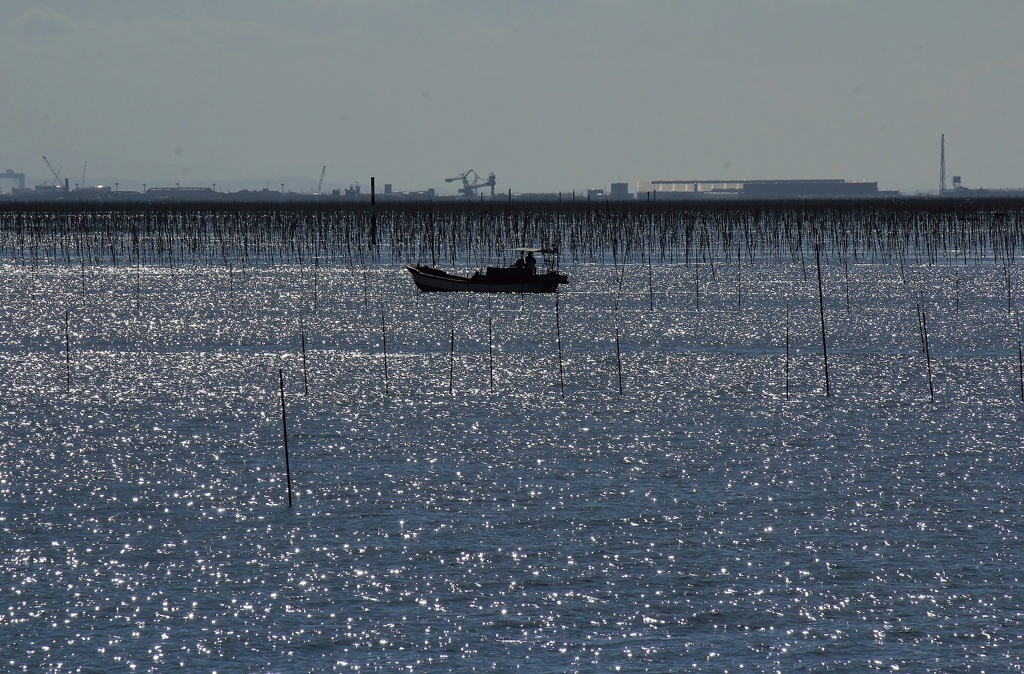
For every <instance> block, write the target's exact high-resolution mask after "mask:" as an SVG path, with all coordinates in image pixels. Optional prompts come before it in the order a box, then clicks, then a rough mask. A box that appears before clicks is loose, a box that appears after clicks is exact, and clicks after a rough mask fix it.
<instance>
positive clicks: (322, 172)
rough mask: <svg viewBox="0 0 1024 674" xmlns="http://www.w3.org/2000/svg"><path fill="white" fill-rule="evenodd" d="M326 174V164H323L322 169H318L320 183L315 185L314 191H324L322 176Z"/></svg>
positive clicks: (321, 192)
mask: <svg viewBox="0 0 1024 674" xmlns="http://www.w3.org/2000/svg"><path fill="white" fill-rule="evenodd" d="M325 175H327V166H326V165H325V166H324V168H323V170H322V171H320V183H319V184H318V185H317V186H316V193H317V194H323V193H324V176H325Z"/></svg>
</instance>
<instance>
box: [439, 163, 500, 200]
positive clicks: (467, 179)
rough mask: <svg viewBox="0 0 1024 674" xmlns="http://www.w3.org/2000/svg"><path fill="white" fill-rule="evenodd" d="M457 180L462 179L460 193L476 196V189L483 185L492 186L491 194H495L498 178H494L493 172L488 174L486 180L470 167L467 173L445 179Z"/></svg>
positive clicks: (448, 181) (446, 180) (451, 181)
mask: <svg viewBox="0 0 1024 674" xmlns="http://www.w3.org/2000/svg"><path fill="white" fill-rule="evenodd" d="M456 180H461V181H462V187H460V188H459V194H461V195H462V196H464V197H472V196H476V190H478V189H479V188H481V187H490V188H491V196H492V197H493V196H494V184H495V182H496V180H495V178H494V174H493V173H491V174H490V175H488V176H487V180H484V179H483V178H481V177H480V176H479V175H477V172H476V171H474V170H473V169H469V170H468V171H466V172H465V173H461V174H459V175H457V176H454V177H452V178H445V179H444V181H445V182H446V183H453V182H455V181H456Z"/></svg>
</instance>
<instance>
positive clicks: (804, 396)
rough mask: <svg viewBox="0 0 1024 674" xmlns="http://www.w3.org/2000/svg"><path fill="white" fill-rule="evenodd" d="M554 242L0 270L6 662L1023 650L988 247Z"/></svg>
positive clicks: (619, 658)
mask: <svg viewBox="0 0 1024 674" xmlns="http://www.w3.org/2000/svg"><path fill="white" fill-rule="evenodd" d="M567 271H568V272H569V273H570V274H571V276H572V280H573V283H572V285H570V286H569V287H568V288H567V289H566V291H565V292H564V293H560V294H559V296H558V298H557V301H558V304H557V307H556V298H555V297H554V296H528V297H516V296H512V297H486V296H476V295H472V296H468V295H460V296H451V295H424V294H420V293H418V292H417V291H416V290H415V289H414V288H413V286H412V283H411V281H410V279H409V278H408V277H407V276H406V275H405V273H404V272H403V271H401V270H400V268H399V266H398V265H390V264H388V265H384V264H381V265H376V266H370V267H368V268H360V267H355V268H352V267H349V266H336V267H334V266H321V267H319V268H318V269H314V268H312V267H310V266H305V267H303V268H299V267H297V266H289V267H275V268H264V269H251V270H247V271H245V272H244V273H241V272H239V271H237V270H232V271H229V270H226V269H219V268H210V267H186V268H178V269H173V270H171V269H167V268H152V267H142V268H138V269H137V268H134V267H127V268H125V267H98V268H97V267H91V268H86V269H85V271H84V274H83V272H82V270H81V269H78V268H71V269H68V268H65V267H60V266H46V265H44V266H40V267H30V266H24V265H7V266H3V267H0V274H2V279H3V283H2V285H0V297H2V302H0V317H2V323H0V326H2V330H0V373H2V374H0V376H2V379H0V381H2V383H3V388H4V395H3V397H2V398H0V534H2V538H0V571H2V573H0V578H2V580H0V645H2V648H0V658H2V664H0V669H2V670H4V671H28V672H39V671H68V672H108V671H137V672H164V671H172V670H181V671H189V672H299V671H301V672H333V671H341V672H345V671H362V672H394V671H408V672H448V671H453V672H471V671H499V672H505V671H529V672H608V671H626V672H681V671H701V672H709V671H710V672H726V671H729V672H737V671H754V672H759V671H765V672H771V671H780V672H793V671H814V672H821V671H911V672H924V671H932V672H953V671H957V672H962V671H978V672H981V671H1021V670H1024V598H1022V590H1021V586H1022V576H1024V552H1022V544H1021V541H1020V540H1019V538H1020V536H1021V535H1022V524H1021V521H1022V515H1024V508H1022V501H1024V487H1022V480H1024V462H1022V455H1021V445H1022V436H1024V430H1022V424H1021V421H1022V417H1024V403H1022V402H1021V381H1020V376H1021V375H1020V363H1019V360H1018V344H1019V328H1018V326H1017V324H1016V321H1015V318H1014V315H1013V314H1011V313H1008V312H1007V296H1006V293H1007V285H1006V279H1005V277H1004V275H1003V271H1002V269H1001V268H1000V267H998V266H997V265H994V264H989V265H986V264H981V265H977V266H960V267H957V268H953V267H948V266H911V267H908V268H907V269H906V270H905V273H904V274H901V272H900V269H899V268H898V267H896V266H895V265H873V264H864V265H854V266H851V267H850V268H849V270H848V271H847V270H846V269H845V268H843V267H835V266H830V267H827V268H826V269H825V295H826V306H825V320H826V332H827V334H828V338H827V344H828V348H829V353H828V358H829V360H828V364H829V390H828V392H829V394H830V395H828V396H826V395H825V393H826V391H825V379H824V363H823V357H822V345H821V325H820V318H819V307H818V294H817V279H816V277H815V276H814V274H813V270H810V273H805V270H804V269H803V268H801V267H800V266H799V265H794V266H790V265H781V264H775V263H770V262H760V263H756V264H753V265H745V266H743V267H742V268H740V269H737V267H736V266H735V264H734V265H733V266H729V265H728V264H719V265H716V267H715V269H714V270H712V268H711V267H710V266H702V267H701V268H700V270H699V276H698V272H697V270H696V269H695V268H694V267H692V266H690V267H687V266H673V265H655V266H654V267H653V269H650V270H648V269H647V268H645V267H640V266H627V267H626V268H625V269H624V274H623V277H622V278H623V281H622V285H621V293H620V292H619V291H618V288H619V283H618V281H617V276H616V270H614V269H613V268H612V267H611V266H610V265H609V266H603V265H581V266H576V267H571V268H569V269H567ZM1016 284H1017V280H1016V278H1015V277H1013V278H1011V286H1010V287H1011V298H1010V304H1011V306H1015V304H1016V302H1015V297H1014V295H1013V293H1015V292H1016V287H1017V285H1016ZM616 298H618V299H619V302H618V309H616ZM65 310H67V312H68V313H67V328H68V332H69V334H70V340H69V341H70V349H69V350H67V351H66V350H65ZM919 311H920V312H923V314H924V317H925V321H926V326H927V332H928V354H927V356H926V354H925V352H924V349H923V345H924V340H923V330H922V324H921V320H920V318H919V316H920V313H919ZM787 316H788V320H787ZM787 332H788V340H789V353H790V355H789V358H788V359H787V357H786V343H787ZM617 334H618V353H619V354H620V355H619V356H617V351H616V335H617ZM385 336H386V349H385V343H384V338H385ZM303 338H304V339H305V357H303V351H302V340H303ZM453 344H454V348H453ZM559 345H560V349H559ZM929 359H930V365H931V386H932V389H931V390H932V391H933V392H934V393H933V394H932V393H931V392H930V389H929V368H928V364H929V363H928V361H929ZM68 362H70V368H69V367H68ZM620 366H621V387H622V393H621V395H620V383H619V382H620V378H619V372H620ZM385 368H386V374H385ZM279 369H280V370H281V371H282V374H283V377H284V381H285V399H286V407H287V424H288V447H289V458H290V468H291V479H292V487H293V507H291V508H289V507H288V494H287V485H286V476H285V465H284V452H283V445H282V424H281V403H280V392H279V378H278V371H279ZM69 371H70V387H69V383H68V376H69ZM304 374H305V381H304ZM307 389H308V392H307Z"/></svg>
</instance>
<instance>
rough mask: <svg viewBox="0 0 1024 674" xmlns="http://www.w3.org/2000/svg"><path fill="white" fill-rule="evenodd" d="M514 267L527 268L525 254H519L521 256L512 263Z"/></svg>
mask: <svg viewBox="0 0 1024 674" xmlns="http://www.w3.org/2000/svg"><path fill="white" fill-rule="evenodd" d="M512 268H513V269H525V268H526V261H525V260H523V254H522V253H520V254H519V258H518V259H517V260H516V261H515V262H513V263H512Z"/></svg>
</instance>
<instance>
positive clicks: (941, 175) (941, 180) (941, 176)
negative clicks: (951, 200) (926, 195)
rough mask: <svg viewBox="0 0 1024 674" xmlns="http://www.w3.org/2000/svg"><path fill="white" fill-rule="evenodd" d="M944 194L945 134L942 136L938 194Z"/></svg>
mask: <svg viewBox="0 0 1024 674" xmlns="http://www.w3.org/2000/svg"><path fill="white" fill-rule="evenodd" d="M945 193H946V134H942V146H941V159H940V160H939V194H945Z"/></svg>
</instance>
